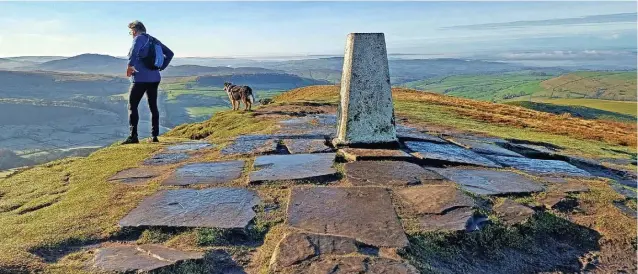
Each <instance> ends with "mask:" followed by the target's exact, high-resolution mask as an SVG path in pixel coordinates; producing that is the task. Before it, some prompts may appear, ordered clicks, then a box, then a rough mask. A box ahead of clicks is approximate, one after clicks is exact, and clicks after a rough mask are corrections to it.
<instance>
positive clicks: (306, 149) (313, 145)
mask: <svg viewBox="0 0 638 274" xmlns="http://www.w3.org/2000/svg"><path fill="white" fill-rule="evenodd" d="M283 142H284V145H286V148H288V151H289V152H290V153H292V154H307V153H326V152H332V148H330V147H328V146H326V140H324V139H318V140H312V139H310V140H309V139H284V140H283Z"/></svg>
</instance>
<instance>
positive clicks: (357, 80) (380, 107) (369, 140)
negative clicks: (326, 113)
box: [332, 33, 398, 146]
mask: <svg viewBox="0 0 638 274" xmlns="http://www.w3.org/2000/svg"><path fill="white" fill-rule="evenodd" d="M340 95H341V101H340V102H339V110H338V113H337V137H336V138H335V139H334V140H333V141H332V142H333V144H334V145H335V146H366V145H391V146H395V145H396V144H398V143H397V134H396V128H395V122H394V106H393V105H392V90H391V87H390V70H389V67H388V54H387V52H386V47H385V36H384V34H383V33H350V34H348V40H347V41H346V52H345V56H344V60H343V72H342V76H341V94H340Z"/></svg>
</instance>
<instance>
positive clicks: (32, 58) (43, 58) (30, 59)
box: [5, 56, 68, 64]
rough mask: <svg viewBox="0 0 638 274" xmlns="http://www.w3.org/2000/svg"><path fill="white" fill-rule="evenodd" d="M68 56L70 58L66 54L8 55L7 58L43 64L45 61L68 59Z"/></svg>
mask: <svg viewBox="0 0 638 274" xmlns="http://www.w3.org/2000/svg"><path fill="white" fill-rule="evenodd" d="M66 58H68V57H64V56H16V57H7V58H5V59H9V60H12V61H18V62H29V63H34V64H42V63H44V62H49V61H55V60H61V59H66Z"/></svg>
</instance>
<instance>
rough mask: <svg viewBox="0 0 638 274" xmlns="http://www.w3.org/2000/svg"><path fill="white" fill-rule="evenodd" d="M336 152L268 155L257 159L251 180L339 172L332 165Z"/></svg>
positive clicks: (289, 178)
mask: <svg viewBox="0 0 638 274" xmlns="http://www.w3.org/2000/svg"><path fill="white" fill-rule="evenodd" d="M335 156H336V154H335V153H313V154H291V155H266V156H259V157H257V158H256V159H255V164H254V166H255V171H253V172H251V173H250V182H251V183H256V182H264V181H275V180H301V179H311V178H316V177H322V176H331V175H335V174H336V173H337V170H336V169H334V168H333V167H332V165H333V163H334V159H335Z"/></svg>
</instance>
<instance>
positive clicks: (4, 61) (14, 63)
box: [0, 58, 36, 69]
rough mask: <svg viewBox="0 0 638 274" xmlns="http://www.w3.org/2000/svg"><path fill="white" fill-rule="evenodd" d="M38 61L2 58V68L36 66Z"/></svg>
mask: <svg viewBox="0 0 638 274" xmlns="http://www.w3.org/2000/svg"><path fill="white" fill-rule="evenodd" d="M35 64H36V63H32V62H28V61H16V60H12V59H9V58H0V69H17V68H20V67H28V66H34V65H35Z"/></svg>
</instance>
